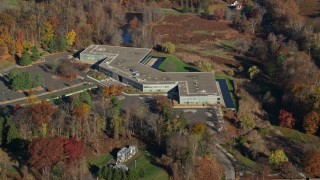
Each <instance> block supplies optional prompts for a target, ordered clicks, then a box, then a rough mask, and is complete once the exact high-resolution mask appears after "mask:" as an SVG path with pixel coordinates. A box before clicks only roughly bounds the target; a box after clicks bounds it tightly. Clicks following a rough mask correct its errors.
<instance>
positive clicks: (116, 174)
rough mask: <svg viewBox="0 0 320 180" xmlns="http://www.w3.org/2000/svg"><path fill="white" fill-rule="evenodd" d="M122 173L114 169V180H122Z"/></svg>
mask: <svg viewBox="0 0 320 180" xmlns="http://www.w3.org/2000/svg"><path fill="white" fill-rule="evenodd" d="M122 179H124V178H122V173H121V170H120V169H113V176H112V180H122Z"/></svg>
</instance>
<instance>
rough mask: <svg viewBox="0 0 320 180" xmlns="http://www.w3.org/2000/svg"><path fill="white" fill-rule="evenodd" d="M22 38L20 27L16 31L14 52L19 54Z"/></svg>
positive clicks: (21, 47)
mask: <svg viewBox="0 0 320 180" xmlns="http://www.w3.org/2000/svg"><path fill="white" fill-rule="evenodd" d="M23 38H24V34H23V31H22V30H21V29H19V30H18V32H17V39H16V53H17V54H20V53H21V52H22V50H23V45H22V43H23Z"/></svg>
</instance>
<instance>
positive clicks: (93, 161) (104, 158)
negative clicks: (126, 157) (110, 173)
mask: <svg viewBox="0 0 320 180" xmlns="http://www.w3.org/2000/svg"><path fill="white" fill-rule="evenodd" d="M112 158H113V157H112V155H111V154H109V153H107V154H104V155H101V156H95V157H90V158H88V160H87V161H88V163H89V164H90V165H96V166H97V167H101V166H103V165H105V164H106V163H107V162H108V161H109V160H111V159H112Z"/></svg>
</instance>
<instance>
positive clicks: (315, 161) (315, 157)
mask: <svg viewBox="0 0 320 180" xmlns="http://www.w3.org/2000/svg"><path fill="white" fill-rule="evenodd" d="M305 172H307V173H309V174H311V175H313V176H318V177H320V151H314V152H312V153H311V155H310V157H309V159H308V160H307V162H306V165H305Z"/></svg>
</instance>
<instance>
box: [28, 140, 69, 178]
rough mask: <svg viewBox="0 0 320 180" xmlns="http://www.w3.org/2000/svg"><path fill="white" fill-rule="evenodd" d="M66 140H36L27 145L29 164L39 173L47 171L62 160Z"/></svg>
mask: <svg viewBox="0 0 320 180" xmlns="http://www.w3.org/2000/svg"><path fill="white" fill-rule="evenodd" d="M65 142H66V139H63V138H60V137H48V138H36V139H33V140H32V142H31V144H30V145H29V149H28V153H29V156H30V158H29V161H28V162H29V164H30V165H31V166H32V167H34V168H35V169H37V170H38V171H39V172H41V173H42V172H44V171H48V170H49V168H50V167H52V166H53V165H55V164H57V163H58V162H59V161H62V160H63V159H64V147H63V146H64V144H65Z"/></svg>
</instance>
